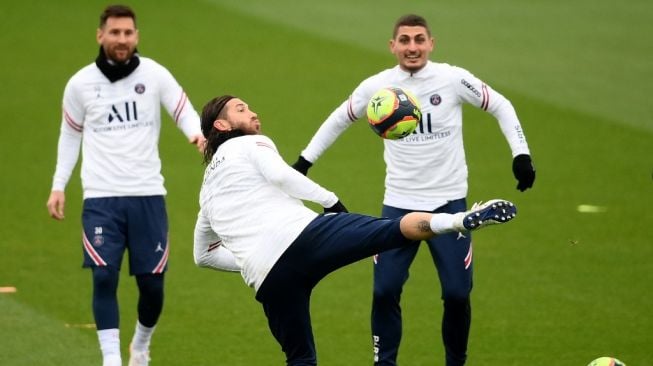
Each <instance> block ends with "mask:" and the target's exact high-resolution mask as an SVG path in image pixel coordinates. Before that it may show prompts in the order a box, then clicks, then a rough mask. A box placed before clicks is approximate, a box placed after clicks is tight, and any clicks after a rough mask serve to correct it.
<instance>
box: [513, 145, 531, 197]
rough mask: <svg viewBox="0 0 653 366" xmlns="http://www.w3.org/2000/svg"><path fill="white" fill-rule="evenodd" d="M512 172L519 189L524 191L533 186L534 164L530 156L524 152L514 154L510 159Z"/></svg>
mask: <svg viewBox="0 0 653 366" xmlns="http://www.w3.org/2000/svg"><path fill="white" fill-rule="evenodd" d="M512 173H513V174H514V175H515V178H516V179H517V182H518V183H517V189H519V190H520V191H522V192H523V191H525V190H527V189H528V188H531V187H533V182H534V181H535V166H533V162H532V161H531V156H530V155H526V154H521V155H517V156H515V158H514V159H513V160H512Z"/></svg>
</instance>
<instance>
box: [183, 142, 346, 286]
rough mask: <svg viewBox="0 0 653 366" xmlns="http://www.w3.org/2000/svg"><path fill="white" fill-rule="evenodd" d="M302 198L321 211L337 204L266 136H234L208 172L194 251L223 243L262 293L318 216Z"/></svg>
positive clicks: (201, 200) (333, 195)
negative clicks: (271, 273) (285, 254)
mask: <svg viewBox="0 0 653 366" xmlns="http://www.w3.org/2000/svg"><path fill="white" fill-rule="evenodd" d="M302 200H305V201H311V202H315V203H317V204H320V205H321V206H322V207H331V206H333V205H334V204H335V203H336V202H338V198H337V197H336V195H335V194H334V193H332V192H330V191H327V190H326V189H324V188H322V187H321V186H320V185H318V184H317V183H315V182H313V181H312V180H310V179H309V178H307V177H305V176H304V175H302V174H301V173H299V172H297V171H296V170H294V169H293V168H292V167H290V166H289V165H288V164H286V162H285V161H284V160H283V159H282V158H281V156H280V155H279V153H278V152H277V148H276V146H275V145H274V143H273V142H272V140H270V139H269V138H268V137H266V136H263V135H248V136H241V137H236V138H232V139H230V140H228V141H227V142H225V143H223V144H222V145H221V146H220V147H219V148H218V150H217V151H216V153H215V155H214V156H213V159H212V160H211V162H210V164H209V165H208V166H207V168H206V171H205V173H204V181H203V183H202V189H201V191H200V212H199V214H198V218H197V223H196V225H195V247H196V248H206V247H208V246H209V245H211V244H212V243H217V242H218V241H220V239H221V244H222V246H223V247H224V248H223V249H225V248H226V249H227V250H229V251H230V252H231V253H233V255H234V257H235V264H236V266H237V267H239V268H241V274H242V276H243V278H244V280H245V282H246V283H247V285H249V286H251V287H253V288H254V289H255V290H257V291H258V289H259V287H260V286H261V283H262V282H263V280H264V279H265V277H266V276H267V274H268V273H269V271H270V269H271V268H272V266H273V265H274V264H275V263H276V262H277V260H278V259H279V257H281V255H282V254H283V252H284V251H285V250H286V249H287V248H288V247H289V246H290V244H291V243H292V242H293V241H294V240H295V239H296V238H297V236H299V234H300V233H301V232H302V230H304V228H305V227H306V226H307V225H308V224H309V223H310V222H311V221H312V220H313V219H315V217H317V213H315V212H314V211H312V210H310V209H308V208H307V207H306V206H304V204H303V203H302ZM225 265H228V266H230V264H225ZM224 269H227V268H224Z"/></svg>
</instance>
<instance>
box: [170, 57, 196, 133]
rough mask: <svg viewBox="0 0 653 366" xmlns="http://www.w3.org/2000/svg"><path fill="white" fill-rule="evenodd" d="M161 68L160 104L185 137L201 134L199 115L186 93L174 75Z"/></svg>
mask: <svg viewBox="0 0 653 366" xmlns="http://www.w3.org/2000/svg"><path fill="white" fill-rule="evenodd" d="M161 68H162V70H161V76H160V82H161V104H162V105H163V107H164V108H165V109H166V111H167V112H168V114H169V115H170V117H172V119H173V120H174V121H175V123H176V124H177V127H179V129H181V131H182V132H183V133H184V135H186V137H188V138H191V137H193V136H197V135H201V134H202V129H201V127H200V117H199V115H198V114H197V112H196V111H195V108H193V105H192V104H191V102H190V99H188V95H186V92H184V90H183V89H182V87H181V85H179V83H178V82H177V80H175V78H174V76H172V74H171V73H170V72H169V71H168V70H167V69H166V68H165V67H163V66H161Z"/></svg>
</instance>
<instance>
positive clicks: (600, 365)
mask: <svg viewBox="0 0 653 366" xmlns="http://www.w3.org/2000/svg"><path fill="white" fill-rule="evenodd" d="M587 366H626V364H625V363H623V362H621V361H619V360H617V359H616V358H613V357H601V358H597V359H596V360H594V361H592V362H590V364H589V365H587Z"/></svg>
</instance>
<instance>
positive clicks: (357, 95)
mask: <svg viewBox="0 0 653 366" xmlns="http://www.w3.org/2000/svg"><path fill="white" fill-rule="evenodd" d="M390 86H394V87H400V88H405V89H407V90H409V91H410V92H412V94H413V95H415V97H416V98H417V99H418V100H419V103H420V106H421V109H422V120H421V121H420V124H419V126H418V127H417V129H416V130H415V132H414V133H413V134H411V135H409V136H406V137H404V138H403V139H400V140H384V155H383V157H384V160H385V163H386V178H385V195H384V200H383V203H384V204H385V205H389V206H393V207H398V208H404V209H412V210H433V209H435V208H437V207H440V206H442V205H444V204H445V203H446V202H447V201H450V200H453V199H459V198H463V197H466V196H467V163H466V161H465V151H464V147H463V134H462V132H463V131H462V105H463V103H465V102H466V103H470V104H472V105H474V106H476V107H479V108H481V109H483V110H484V111H487V112H489V113H491V114H492V115H493V116H494V117H495V118H496V119H497V120H498V122H499V126H500V127H501V131H502V132H503V134H504V136H505V138H506V140H507V141H508V144H509V145H510V149H511V150H512V155H513V157H514V156H517V155H519V154H529V149H528V144H527V142H526V137H525V135H524V133H523V131H522V127H521V124H520V122H519V119H518V118H517V114H516V113H515V110H514V108H513V106H512V104H511V103H510V102H509V101H508V100H507V99H506V98H505V97H503V96H502V95H501V94H499V93H497V92H496V91H494V90H493V89H492V88H490V86H488V85H487V84H485V83H484V82H483V81H481V80H479V79H478V78H476V77H475V76H474V75H472V74H471V73H470V72H468V71H467V70H465V69H462V68H460V67H456V66H451V65H448V64H444V63H435V62H430V61H429V62H428V63H427V65H426V66H425V67H424V68H423V69H421V70H419V71H418V72H416V73H412V74H411V73H409V72H406V71H404V70H402V69H401V68H400V67H399V66H398V65H397V66H395V67H394V68H391V69H387V70H384V71H382V72H380V73H378V74H376V75H373V76H371V77H369V78H368V79H366V80H364V81H363V82H362V83H360V85H358V87H356V89H354V91H353V93H352V94H351V95H350V97H349V99H348V100H346V101H345V102H343V103H342V104H341V105H340V106H339V107H338V108H337V109H336V110H335V111H333V112H332V113H331V115H330V116H329V117H328V118H327V119H326V120H325V121H324V123H323V124H322V125H321V126H320V128H319V129H318V131H317V132H316V134H315V136H313V138H312V139H311V141H310V142H309V144H308V146H307V147H306V148H305V149H304V150H303V151H302V153H301V155H302V156H303V157H304V158H305V159H306V160H308V161H310V162H315V161H316V160H317V159H318V158H319V157H320V156H321V155H322V153H324V151H325V150H326V149H327V148H329V146H331V144H333V142H334V141H335V140H336V139H337V138H338V136H340V134H342V133H343V132H344V131H345V129H347V128H348V127H349V126H350V125H351V124H352V123H353V122H354V121H356V120H357V119H359V118H361V117H364V116H365V111H366V108H367V103H368V101H369V100H370V98H371V97H372V95H373V94H374V93H375V92H376V91H378V90H379V89H381V88H384V87H390Z"/></svg>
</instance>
